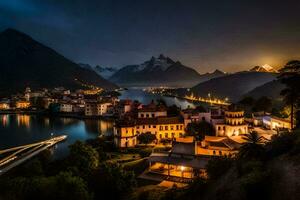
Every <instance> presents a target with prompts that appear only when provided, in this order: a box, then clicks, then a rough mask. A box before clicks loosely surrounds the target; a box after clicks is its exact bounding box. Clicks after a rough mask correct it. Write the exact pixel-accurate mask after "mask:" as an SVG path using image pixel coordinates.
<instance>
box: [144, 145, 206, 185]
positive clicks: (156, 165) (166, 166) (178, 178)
mask: <svg viewBox="0 0 300 200" xmlns="http://www.w3.org/2000/svg"><path fill="white" fill-rule="evenodd" d="M195 145H196V143H195V142H194V141H193V142H178V141H176V142H173V144H172V149H171V151H166V152H162V151H160V152H155V151H154V152H153V153H152V154H151V155H150V157H149V159H148V161H149V168H148V170H147V171H146V172H145V173H146V175H147V176H145V177H151V176H152V175H154V176H156V177H157V176H160V177H161V178H163V179H167V180H170V181H174V182H189V181H191V179H193V178H195V177H206V172H205V166H206V164H207V163H208V160H209V158H205V157H203V156H200V155H197V154H196V148H195V147H196V146H195ZM142 177H143V176H142Z"/></svg>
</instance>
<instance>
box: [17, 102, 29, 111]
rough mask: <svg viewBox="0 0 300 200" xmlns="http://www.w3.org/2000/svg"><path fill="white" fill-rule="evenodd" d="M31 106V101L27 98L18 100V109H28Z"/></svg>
mask: <svg viewBox="0 0 300 200" xmlns="http://www.w3.org/2000/svg"><path fill="white" fill-rule="evenodd" d="M29 107H30V102H29V101H26V100H18V101H16V108H17V109H27V108H29Z"/></svg>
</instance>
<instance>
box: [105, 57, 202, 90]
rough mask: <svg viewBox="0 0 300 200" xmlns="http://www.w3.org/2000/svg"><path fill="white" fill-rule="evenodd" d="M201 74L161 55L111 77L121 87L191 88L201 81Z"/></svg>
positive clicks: (126, 68) (121, 70) (119, 71)
mask: <svg viewBox="0 0 300 200" xmlns="http://www.w3.org/2000/svg"><path fill="white" fill-rule="evenodd" d="M200 77H201V76H200V74H199V73H198V72H197V71H196V70H194V69H192V68H189V67H187V66H184V65H183V64H181V63H180V62H179V61H177V62H175V61H173V60H172V59H170V58H169V57H165V56H164V55H160V56H159V57H157V58H155V57H152V58H151V59H150V60H148V61H146V62H144V63H142V64H140V65H127V66H125V67H123V68H121V69H120V70H118V71H117V72H116V73H115V74H113V75H112V76H111V77H110V79H109V80H110V81H112V82H115V83H117V84H120V85H121V86H161V85H163V86H173V87H182V86H185V87H190V86H192V85H195V84H197V83H198V82H199V80H200Z"/></svg>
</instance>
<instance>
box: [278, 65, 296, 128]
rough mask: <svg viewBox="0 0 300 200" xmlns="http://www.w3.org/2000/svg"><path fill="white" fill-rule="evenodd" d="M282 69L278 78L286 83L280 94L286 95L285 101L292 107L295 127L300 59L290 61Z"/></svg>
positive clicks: (292, 122)
mask: <svg viewBox="0 0 300 200" xmlns="http://www.w3.org/2000/svg"><path fill="white" fill-rule="evenodd" d="M280 71H281V74H280V75H279V76H278V79H279V80H280V81H281V83H283V84H284V85H286V88H285V89H283V90H282V91H281V93H280V94H281V95H282V96H283V97H284V102H285V103H286V104H287V105H289V106H290V108H291V115H290V120H291V128H292V129H293V128H294V115H295V108H296V109H297V107H298V105H299V99H300V89H299V85H300V61H297V60H293V61H290V62H288V63H287V64H286V65H285V66H284V67H283V68H282V69H281V70H280Z"/></svg>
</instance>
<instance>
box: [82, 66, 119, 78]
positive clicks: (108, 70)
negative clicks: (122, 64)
mask: <svg viewBox="0 0 300 200" xmlns="http://www.w3.org/2000/svg"><path fill="white" fill-rule="evenodd" d="M78 65H79V66H80V67H82V68H85V69H89V70H92V71H94V72H96V73H97V74H99V75H100V76H102V77H103V78H105V79H108V78H109V77H111V76H112V75H113V74H114V73H115V72H117V71H118V70H117V69H116V68H112V67H101V66H99V65H96V66H95V67H93V66H91V65H89V64H85V63H78Z"/></svg>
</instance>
